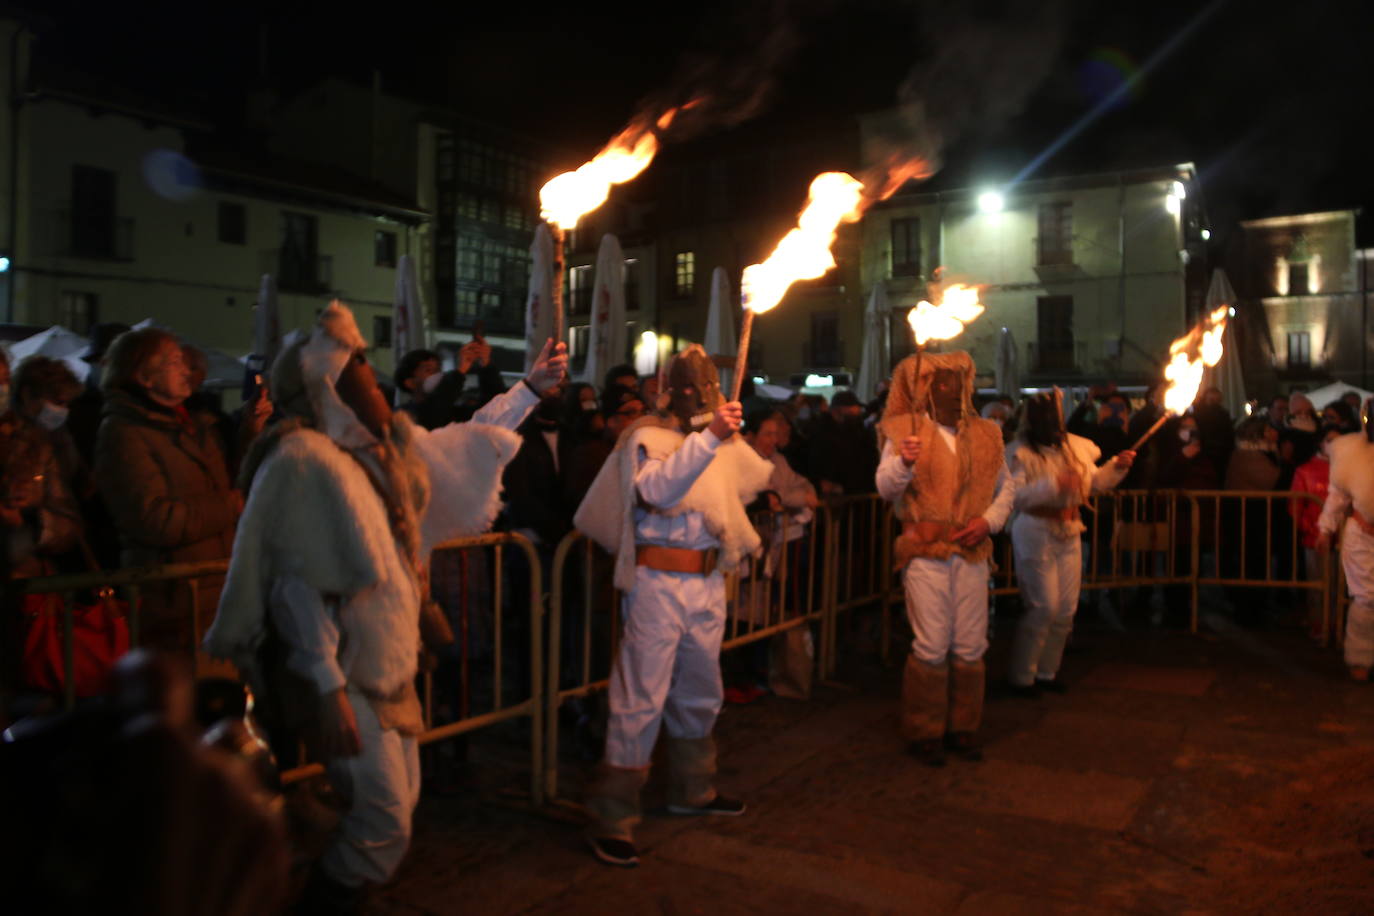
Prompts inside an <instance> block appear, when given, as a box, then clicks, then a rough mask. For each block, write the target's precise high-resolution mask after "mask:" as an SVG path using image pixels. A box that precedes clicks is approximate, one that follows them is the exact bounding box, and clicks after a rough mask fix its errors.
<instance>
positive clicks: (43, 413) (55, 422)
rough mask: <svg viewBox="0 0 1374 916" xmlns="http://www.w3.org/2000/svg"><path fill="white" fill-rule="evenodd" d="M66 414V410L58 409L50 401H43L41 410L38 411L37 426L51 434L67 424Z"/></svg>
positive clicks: (63, 408)
mask: <svg viewBox="0 0 1374 916" xmlns="http://www.w3.org/2000/svg"><path fill="white" fill-rule="evenodd" d="M67 413H68V411H67V408H65V407H59V406H58V405H56V404H54V403H53V402H52V401H44V402H43V408H42V409H41V410H40V411H38V425H39V426H41V427H43V428H44V429H46V430H47V431H48V432H52V431H53V430H55V429H57V428H59V427H60V426H61V425H62V424H63V423H66V422H67Z"/></svg>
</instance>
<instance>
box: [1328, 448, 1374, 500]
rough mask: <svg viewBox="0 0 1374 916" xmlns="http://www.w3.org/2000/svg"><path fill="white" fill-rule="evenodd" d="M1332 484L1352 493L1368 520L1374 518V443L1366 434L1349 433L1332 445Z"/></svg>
mask: <svg viewBox="0 0 1374 916" xmlns="http://www.w3.org/2000/svg"><path fill="white" fill-rule="evenodd" d="M1331 485H1332V486H1334V487H1340V488H1341V489H1342V490H1344V491H1345V492H1347V493H1349V494H1350V501H1351V503H1352V504H1353V505H1354V506H1355V508H1356V509H1357V510H1359V513H1360V514H1361V515H1363V516H1364V517H1365V518H1367V519H1374V443H1371V442H1370V441H1369V440H1368V439H1366V438H1365V436H1364V433H1349V434H1347V435H1344V436H1341V437H1340V438H1339V439H1336V440H1334V441H1333V442H1332V443H1331Z"/></svg>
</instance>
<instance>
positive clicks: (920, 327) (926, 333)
mask: <svg viewBox="0 0 1374 916" xmlns="http://www.w3.org/2000/svg"><path fill="white" fill-rule="evenodd" d="M981 314H983V303H981V302H979V301H978V287H976V286H966V285H964V284H963V283H952V284H950V285H949V286H947V287H945V289H944V291H943V292H942V293H941V294H940V302H939V304H936V305H932V304H931V303H930V302H927V301H925V300H924V299H923V300H921V301H920V302H918V303H916V307H915V308H914V309H912V310H911V311H909V312H907V313H906V323H907V324H909V325H911V333H912V335H913V336H914V337H915V338H916V379H917V380H918V381H919V380H920V378H921V357H922V356H923V355H924V354H925V352H926V344H928V343H930V342H931V341H932V340H951V339H952V338H955V337H958V336H959V335H960V334H962V333H963V332H964V326H965V325H967V324H968V323H969V322H970V321H972V320H973V319H975V318H977V317H978V316H979V315H981ZM911 422H912V424H913V427H914V425H915V423H916V414H915V413H912V415H911ZM913 432H914V428H913Z"/></svg>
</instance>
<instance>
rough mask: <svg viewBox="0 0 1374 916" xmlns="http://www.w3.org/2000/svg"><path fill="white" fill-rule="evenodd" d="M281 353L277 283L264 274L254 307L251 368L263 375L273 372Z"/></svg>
mask: <svg viewBox="0 0 1374 916" xmlns="http://www.w3.org/2000/svg"><path fill="white" fill-rule="evenodd" d="M280 352H281V311H280V309H279V306H278V305H277V281H276V279H275V278H274V277H273V276H272V275H271V274H263V275H262V280H260V281H259V282H258V302H257V305H255V306H254V307H253V357H252V358H251V359H250V361H249V365H250V367H252V368H253V369H255V370H257V371H259V372H261V373H262V374H263V375H266V374H267V373H269V372H271V371H272V363H274V362H275V361H276V359H277V354H278V353H280Z"/></svg>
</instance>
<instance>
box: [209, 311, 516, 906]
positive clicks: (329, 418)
mask: <svg viewBox="0 0 1374 916" xmlns="http://www.w3.org/2000/svg"><path fill="white" fill-rule="evenodd" d="M362 345H363V342H362V337H361V335H360V334H359V333H358V330H357V326H356V325H355V324H354V323H353V319H352V315H351V313H348V311H347V309H346V308H342V307H340V306H339V305H333V306H330V308H329V309H328V310H326V312H325V313H324V314H323V315H322V316H321V319H320V326H319V327H318V328H317V329H316V330H315V332H314V333H313V334H312V336H311V337H310V338H309V339H308V340H307V341H306V342H305V344H304V345H303V346H298V347H292V348H289V349H288V350H287V351H285V352H284V353H283V355H282V357H281V358H279V360H278V365H279V366H283V368H282V370H281V372H282V373H285V374H284V375H279V372H278V371H277V370H275V369H274V373H273V391H274V394H276V395H278V397H279V398H281V399H282V401H281V403H282V405H283V408H284V409H286V410H287V412H288V413H295V414H297V415H300V416H306V417H310V418H313V420H314V428H310V427H308V426H295V427H293V426H290V425H284V426H282V427H281V429H280V430H278V431H277V432H276V434H275V436H274V437H273V439H272V441H271V443H270V445H271V448H270V451H268V452H267V453H266V455H265V457H262V458H261V459H260V460H261V463H260V464H259V465H258V466H257V468H256V473H255V474H254V475H253V478H252V488H251V490H250V491H249V496H248V501H247V504H246V505H245V507H244V513H243V516H242V518H241V520H240V522H239V526H238V531H237V533H236V536H235V540H234V551H233V557H232V560H231V562H230V568H229V574H228V578H227V580H226V583H225V587H224V591H223V593H222V595H221V598H220V605H219V612H218V614H217V616H216V618H215V622H214V625H213V626H212V627H211V628H210V631H209V633H207V635H206V637H205V646H206V649H207V650H208V651H209V652H210V653H211V654H213V655H216V656H219V657H223V658H229V659H232V660H233V661H234V662H235V663H236V664H237V665H238V666H239V668H240V670H241V671H243V672H245V673H246V674H249V676H250V678H252V679H253V680H254V681H256V682H257V684H255V686H256V687H257V689H258V690H259V691H260V692H264V693H267V694H271V693H272V691H273V687H274V686H275V687H276V688H278V690H279V692H280V693H282V694H288V693H290V694H294V693H296V692H299V693H300V694H301V695H300V696H299V697H295V696H293V697H289V698H287V700H286V701H285V702H295V703H298V704H299V706H300V708H299V710H298V715H299V716H300V718H301V719H302V720H303V722H302V724H304V725H306V726H307V727H308V726H309V725H310V724H311V723H313V722H315V721H317V719H318V711H317V706H316V705H315V703H316V702H317V700H315V699H314V698H317V697H319V696H324V695H326V694H329V693H332V692H334V691H336V690H339V689H341V688H342V689H345V690H346V691H347V693H346V696H347V698H348V700H349V703H350V705H351V706H352V708H353V712H354V715H355V717H356V719H357V725H358V734H359V738H360V743H361V753H360V754H359V755H357V756H355V757H337V758H332V759H327V760H325V761H324V763H325V766H326V769H327V771H328V773H329V776H330V778H331V780H332V781H333V782H334V784H335V787H336V788H337V789H338V790H339V791H340V793H341V794H342V795H343V797H345V798H347V799H349V801H350V806H349V810H348V812H347V813H346V814H345V815H344V817H343V819H342V821H341V823H340V827H339V831H338V834H337V835H336V837H335V839H334V841H333V843H332V844H331V846H330V847H329V849H328V850H327V851H326V852H325V854H324V856H323V858H322V860H321V863H320V864H321V867H322V869H323V871H324V872H325V874H327V875H328V876H329V877H330V878H331V879H333V880H334V881H336V882H337V883H339V884H342V885H344V886H347V887H357V886H359V885H362V884H364V883H369V882H371V883H378V882H382V881H385V880H387V879H389V878H390V877H391V876H392V875H393V874H394V873H395V871H396V868H397V867H398V866H399V865H400V862H401V859H402V857H403V856H404V855H405V851H406V849H407V847H408V845H409V842H410V818H411V813H412V811H413V810H414V808H415V805H416V803H417V802H418V801H419V795H420V769H419V760H418V756H417V750H416V743H415V736H416V735H417V734H419V732H420V731H422V730H423V722H422V721H421V712H420V705H419V701H418V698H417V696H416V694H415V684H414V681H415V675H416V668H417V656H418V652H419V648H420V630H419V620H420V604H421V599H422V597H424V596H423V595H422V591H421V589H422V582H423V576H422V567H423V565H424V562H425V561H426V560H427V558H428V556H429V552H430V550H431V549H432V548H433V547H434V545H435V544H438V543H440V542H442V541H444V540H448V539H450V538H453V537H458V536H461V535H465V534H477V533H480V532H482V531H485V530H487V529H488V528H489V527H490V525H491V523H492V521H493V520H494V519H495V517H496V514H497V512H498V511H499V509H500V495H499V493H500V480H501V471H502V469H503V468H504V467H505V465H506V463H507V462H509V461H510V459H511V458H512V457H513V456H514V454H515V451H516V449H517V448H518V447H519V441H520V440H519V437H518V436H516V435H515V434H514V433H513V432H510V431H509V430H508V429H502V428H498V427H495V426H490V425H484V424H480V423H470V424H461V425H460V424H452V425H449V426H446V427H442V428H440V429H437V430H434V431H433V432H429V431H426V430H425V429H424V428H423V427H421V426H418V425H416V424H414V423H413V422H412V421H411V420H410V418H409V417H408V416H407V415H405V414H402V413H397V414H396V415H395V416H394V419H393V424H394V425H393V432H392V436H391V439H390V441H389V442H387V443H381V442H379V440H378V439H377V438H376V437H375V436H374V435H373V434H372V433H371V432H369V431H368V430H367V428H366V427H364V426H363V424H362V423H361V422H360V421H359V420H358V418H357V416H356V415H355V414H354V413H353V411H352V410H351V409H350V408H349V407H348V406H346V405H345V404H344V403H343V402H342V401H341V400H340V399H339V396H338V393H337V392H336V391H335V389H334V385H335V383H336V382H337V380H338V378H339V375H340V373H341V372H342V371H343V368H344V366H345V364H346V363H347V360H348V359H349V358H350V356H351V355H352V354H353V353H354V352H356V350H357V349H358V348H359V347H361V346H362ZM290 360H295V361H296V363H297V364H298V365H299V375H298V377H291V378H288V376H290V373H291V372H292V371H293V370H292V369H291V368H290V366H285V365H283V361H290ZM279 379H280V384H279ZM293 386H294V387H293ZM293 399H294V400H293ZM536 401H537V398H536V397H535V396H534V394H533V392H532V391H528V390H527V389H526V386H524V385H521V386H517V388H516V389H515V390H513V391H511V392H507V393H506V394H505V395H502V396H500V397H499V398H498V399H496V400H495V401H493V402H492V403H491V404H489V405H488V408H486V409H485V410H486V412H485V416H486V417H488V418H495V419H498V420H500V421H501V422H503V423H518V422H519V421H520V420H521V419H523V417H524V415H525V414H526V413H528V412H529V410H530V408H531V407H533V405H534V404H535V403H536ZM306 402H308V405H307V404H306ZM293 406H294V408H295V409H293ZM283 422H284V423H285V422H286V421H283ZM269 435H272V433H270V432H269ZM263 444H264V445H268V444H269V443H267V442H265V443H263ZM382 454H390V455H391V456H392V457H391V459H390V460H387V461H383V460H380V458H379V455H382ZM383 491H385V493H386V496H385V497H384V496H383V495H382V494H383ZM272 632H275V634H276V636H277V639H278V640H279V641H280V643H281V644H283V645H284V647H285V649H286V658H285V665H286V668H287V670H288V671H289V672H290V674H292V675H294V676H295V678H297V679H298V682H299V685H300V686H299V688H298V689H297V690H292V689H291V688H290V687H289V686H288V685H286V684H285V683H284V682H282V681H280V680H278V681H275V682H274V681H272V680H271V679H270V674H269V673H268V672H265V671H263V670H262V669H261V663H260V662H261V656H260V655H259V650H260V649H262V648H264V643H265V642H267V641H268V636H269V634H270V633H272ZM264 678H268V679H267V683H268V685H269V686H268V687H267V688H265V689H264V688H263V687H262V686H261V684H262V682H263V680H264ZM264 699H266V700H269V701H271V700H280V699H281V698H279V697H272V696H266V697H264Z"/></svg>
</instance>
